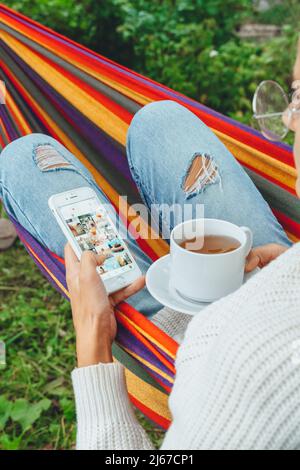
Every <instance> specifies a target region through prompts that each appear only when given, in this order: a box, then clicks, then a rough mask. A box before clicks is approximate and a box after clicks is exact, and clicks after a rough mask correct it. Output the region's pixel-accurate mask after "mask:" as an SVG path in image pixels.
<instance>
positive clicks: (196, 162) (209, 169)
mask: <svg viewBox="0 0 300 470" xmlns="http://www.w3.org/2000/svg"><path fill="white" fill-rule="evenodd" d="M213 183H219V184H220V185H221V177H220V173H219V170H218V166H217V164H216V162H215V160H214V159H213V157H211V156H210V155H208V154H207V153H203V154H201V153H196V154H195V155H194V156H193V158H192V161H191V163H190V165H189V167H188V169H187V172H186V174H185V176H184V177H183V182H182V185H181V187H182V190H183V191H184V192H185V194H186V195H187V197H192V196H194V195H196V194H198V193H200V192H202V191H204V189H205V188H206V187H207V186H209V185H211V184H213Z"/></svg>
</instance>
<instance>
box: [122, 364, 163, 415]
mask: <svg viewBox="0 0 300 470" xmlns="http://www.w3.org/2000/svg"><path fill="white" fill-rule="evenodd" d="M125 375H126V382H127V387H128V390H129V393H130V394H132V395H133V396H134V397H135V398H136V399H137V400H138V401H140V402H141V403H143V405H145V406H146V407H147V408H150V409H151V410H152V411H154V412H155V413H156V414H158V415H159V416H162V417H163V418H165V419H167V420H169V421H171V413H170V411H169V407H168V398H169V397H168V395H167V394H165V393H163V392H161V391H160V390H157V388H155V387H152V386H151V385H150V384H148V383H147V382H144V381H143V380H142V379H140V378H139V377H137V376H136V375H134V374H133V372H131V371H130V370H129V369H125Z"/></svg>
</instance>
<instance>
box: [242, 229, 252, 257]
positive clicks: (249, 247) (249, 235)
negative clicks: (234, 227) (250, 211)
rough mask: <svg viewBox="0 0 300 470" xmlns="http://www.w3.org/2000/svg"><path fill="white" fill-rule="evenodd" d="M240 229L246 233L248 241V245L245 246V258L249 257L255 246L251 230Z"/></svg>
mask: <svg viewBox="0 0 300 470" xmlns="http://www.w3.org/2000/svg"><path fill="white" fill-rule="evenodd" d="M240 229H241V230H243V232H245V234H246V238H247V240H246V245H245V256H246V257H247V256H248V255H249V253H250V251H251V248H252V245H253V235H252V232H251V230H250V228H248V227H240Z"/></svg>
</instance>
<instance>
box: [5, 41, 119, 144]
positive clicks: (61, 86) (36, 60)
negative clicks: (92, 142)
mask: <svg viewBox="0 0 300 470" xmlns="http://www.w3.org/2000/svg"><path fill="white" fill-rule="evenodd" d="M2 38H3V40H4V42H6V44H7V45H8V46H9V47H10V48H11V49H12V50H13V51H14V52H15V53H16V54H17V55H18V56H19V57H22V59H23V60H24V61H25V62H26V63H28V64H30V66H31V68H32V69H34V70H35V71H36V72H37V73H38V74H39V75H40V77H42V78H43V79H44V80H45V81H46V82H47V83H49V84H50V85H51V87H52V88H53V89H55V90H56V91H57V92H58V93H60V94H61V95H63V96H64V97H65V98H66V99H67V100H68V101H69V103H71V104H72V105H73V106H74V107H75V108H76V109H78V110H79V111H80V112H81V113H82V114H83V115H84V116H86V117H87V118H88V119H89V120H90V121H92V122H93V123H94V124H95V125H96V126H98V127H99V129H101V130H103V131H104V132H106V133H107V134H108V135H110V136H111V137H112V138H113V139H114V140H116V141H117V142H119V143H120V144H122V145H125V144H126V133H127V128H128V126H127V124H126V123H125V122H124V121H123V120H122V119H120V118H119V117H118V116H116V115H115V114H113V113H112V112H111V111H109V110H108V109H107V108H106V107H105V106H103V105H102V104H101V103H99V102H98V101H97V100H95V99H94V98H93V97H92V96H90V95H89V94H88V93H86V92H85V91H84V90H82V89H81V88H80V87H78V86H76V85H75V84H74V83H73V82H72V81H71V80H69V79H68V78H66V77H65V76H64V75H63V74H61V73H60V72H58V71H57V70H56V69H54V68H51V67H49V65H48V64H47V63H46V62H45V61H43V60H42V59H41V58H40V57H39V56H38V55H37V54H36V53H35V52H33V51H31V50H30V49H29V48H28V47H27V46H24V44H22V43H21V42H20V41H18V40H17V39H15V38H13V37H12V36H11V35H9V34H8V33H6V32H2Z"/></svg>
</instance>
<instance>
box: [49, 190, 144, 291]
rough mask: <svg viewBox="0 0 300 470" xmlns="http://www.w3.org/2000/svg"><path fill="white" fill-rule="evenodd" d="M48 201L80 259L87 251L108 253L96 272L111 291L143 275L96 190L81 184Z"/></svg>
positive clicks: (107, 289) (55, 195)
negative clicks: (80, 186)
mask: <svg viewBox="0 0 300 470" xmlns="http://www.w3.org/2000/svg"><path fill="white" fill-rule="evenodd" d="M48 204H49V207H50V209H51V211H52V213H53V215H54V217H55V218H56V221H57V222H58V224H59V226H60V228H61V230H62V231H63V233H64V235H65V236H66V239H67V240H68V242H69V243H70V244H71V246H72V248H73V250H74V252H75V254H76V255H77V257H78V259H79V260H80V257H81V253H82V252H83V251H85V250H91V251H93V252H94V253H98V254H104V255H105V256H106V258H105V261H104V262H103V264H102V266H98V267H97V271H98V273H99V274H100V275H101V279H102V281H103V283H104V285H105V288H106V291H107V293H108V294H111V293H112V292H115V291H117V290H119V289H121V288H123V287H126V286H128V285H129V284H131V283H132V282H133V281H134V280H135V279H137V278H138V277H139V276H140V275H141V271H140V269H139V267H138V265H137V263H136V261H135V260H134V258H133V257H132V255H131V253H130V251H129V250H128V248H127V246H126V244H125V243H124V241H123V239H122V237H121V236H120V235H119V234H118V231H117V229H116V227H115V225H114V224H113V222H112V220H111V219H110V217H109V215H108V213H107V211H106V209H105V207H104V205H103V204H102V203H101V202H100V200H99V198H98V196H97V194H96V193H95V191H94V190H93V189H91V188H89V187H82V188H77V189H74V190H71V191H66V192H63V193H59V194H54V195H53V196H51V197H50V198H49V200H48Z"/></svg>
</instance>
